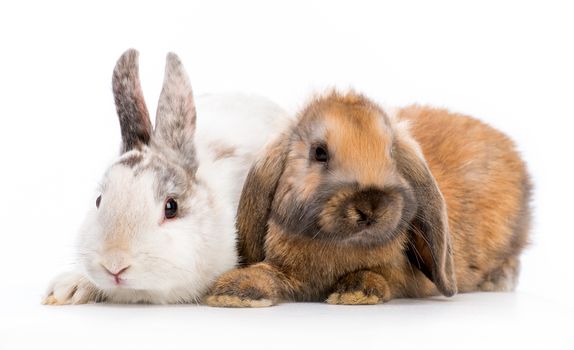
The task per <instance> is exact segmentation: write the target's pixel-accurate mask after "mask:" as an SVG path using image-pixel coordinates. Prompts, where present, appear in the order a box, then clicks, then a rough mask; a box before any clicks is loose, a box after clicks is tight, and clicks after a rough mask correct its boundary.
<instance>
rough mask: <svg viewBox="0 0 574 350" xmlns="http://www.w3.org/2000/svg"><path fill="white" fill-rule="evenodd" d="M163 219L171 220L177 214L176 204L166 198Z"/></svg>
mask: <svg viewBox="0 0 574 350" xmlns="http://www.w3.org/2000/svg"><path fill="white" fill-rule="evenodd" d="M164 211H165V218H166V219H173V218H174V217H175V215H176V214H177V202H176V201H175V199H173V198H168V199H167V201H165V208H164Z"/></svg>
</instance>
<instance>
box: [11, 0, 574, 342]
mask: <svg viewBox="0 0 574 350" xmlns="http://www.w3.org/2000/svg"><path fill="white" fill-rule="evenodd" d="M573 18H574V11H573V10H572V9H571V8H570V6H569V4H568V2H567V1H564V2H554V1H541V2H538V3H532V2H526V1H520V2H515V3H513V2H502V1H494V2H489V1H480V2H475V3H472V4H471V3H463V2H461V1H452V2H443V1H441V2H432V3H431V2H430V1H420V2H412V1H400V2H398V1H397V2H396V3H393V4H391V3H383V2H375V1H373V2H363V1H348V2H343V1H341V2H336V1H322V2H321V1H301V2H298V1H285V2H282V3H274V2H271V1H241V2H240V1H205V2H203V3H199V2H181V3H175V2H169V1H162V2H161V3H159V2H158V3H155V4H151V3H150V4H148V3H145V4H144V3H143V2H141V3H140V2H136V1H134V2H121V3H119V2H118V3H114V4H112V3H106V2H103V1H99V2H93V3H92V4H87V3H80V2H69V3H61V2H54V1H44V2H40V1H38V2H28V1H19V2H17V3H16V2H12V3H10V2H2V3H1V4H0V118H1V119H0V120H1V123H2V126H1V128H0V155H1V158H0V161H1V164H2V169H1V172H0V179H1V181H0V196H1V197H0V213H1V215H2V216H1V222H0V232H1V241H0V269H1V274H0V287H1V288H0V348H1V349H11V348H26V347H28V348H30V347H39V346H42V347H44V348H55V347H60V348H66V347H74V348H80V349H82V348H102V347H106V348H114V347H120V346H124V347H125V346H129V347H134V348H163V347H185V348H196V347H202V348H211V347H215V346H216V345H227V346H228V347H231V346H233V347H234V348H237V347H249V348H258V347H268V348H281V347H289V346H292V345H297V346H299V347H307V346H321V347H326V346H327V345H335V346H339V347H343V348H348V347H353V348H357V347H361V346H370V345H376V346H377V347H379V348H382V347H385V346H386V347H387V348H393V349H396V348H410V347H423V346H424V347H425V348H434V347H446V348H454V347H457V348H458V347H463V348H487V347H488V348H516V347H534V348H541V347H543V346H544V347H545V348H548V349H550V348H552V349H555V348H568V347H570V348H573V347H574V339H573V338H574V337H573V335H572V328H573V325H574V322H573V321H574V317H573V316H572V315H573V313H574V298H573V295H572V294H573V288H574V276H573V275H574V274H573V272H572V251H573V250H572V249H573V248H572V247H573V244H574V229H573V224H572V223H573V213H572V210H573V209H574V206H573V205H572V198H574V191H573V186H572V176H573V174H572V169H573V167H572V161H573V157H572V155H571V153H572V151H573V150H574V141H573V139H574V137H573V132H574V128H573V125H574V122H573V119H574V105H573V103H572V102H573V98H574V40H573V39H574V38H573V36H574V35H573V34H572V33H574V20H573ZM129 47H134V48H137V49H138V50H139V51H140V54H141V55H140V63H141V70H140V72H141V77H142V85H143V89H144V94H145V97H146V100H147V104H148V108H149V110H150V111H151V112H152V114H153V111H155V106H156V102H157V97H158V95H159V91H160V88H161V80H162V74H163V65H164V57H165V54H166V53H167V52H168V51H175V52H177V53H178V54H179V55H180V57H181V58H182V60H183V62H184V64H185V66H186V69H187V71H188V73H189V75H190V78H191V81H192V85H193V87H194V90H195V93H196V94H201V93H207V92H223V91H243V92H253V93H258V94H261V95H264V96H267V97H269V98H271V99H273V100H275V101H277V102H278V103H280V104H281V105H283V106H284V107H285V108H287V109H288V110H290V111H296V110H297V109H298V108H300V107H301V106H302V105H303V104H304V102H305V101H306V99H307V98H308V96H309V94H311V93H312V92H317V91H321V90H322V89H324V88H326V87H329V86H336V87H340V88H347V87H354V88H355V89H357V90H359V91H362V92H364V93H366V94H367V95H368V96H370V97H371V98H373V99H374V100H376V101H378V102H380V103H384V104H387V105H398V106H401V105H405V104H409V103H415V102H416V103H423V104H431V105H434V106H442V107H448V108H450V109H452V110H453V111H457V112H463V113H467V114H470V115H473V116H476V117H478V118H480V119H482V120H484V121H486V122H488V123H490V124H491V125H493V126H495V127H497V128H499V129H501V130H503V131H504V132H506V133H507V134H509V135H510V136H511V137H512V138H513V139H514V140H516V142H517V143H518V145H519V148H520V150H521V152H522V154H523V156H524V158H525V159H526V161H527V162H528V165H529V168H530V171H531V174H532V177H533V179H534V182H535V185H536V192H535V200H534V208H535V210H534V213H535V220H534V221H535V224H534V227H533V230H532V245H531V246H530V248H529V249H528V251H527V252H526V253H525V254H524V258H523V272H522V277H521V282H520V285H519V287H518V289H517V292H516V293H511V294H486V293H483V294H470V295H458V296H455V297H454V298H452V299H448V300H447V299H444V298H436V299H433V300H403V301H394V302H391V303H390V304H386V305H379V306H374V307H334V306H327V305H322V304H298V305H294V304H291V305H282V306H278V307H274V308H270V309H265V310H227V309H211V308H207V307H203V306H200V307H197V306H173V307H152V306H132V307H118V306H106V305H88V306H75V307H61V308H58V307H46V306H41V305H40V304H39V303H40V299H41V296H42V293H43V292H44V289H45V288H46V286H47V283H48V281H49V280H50V279H51V278H52V277H53V276H54V275H56V274H58V273H59V272H62V271H65V270H67V269H69V268H70V267H71V263H72V262H73V255H74V254H73V252H74V249H73V248H74V247H73V245H74V239H75V231H76V230H77V229H78V227H79V225H80V223H81V221H82V219H83V215H84V213H85V211H86V209H87V208H88V207H89V206H92V205H94V198H95V195H94V192H93V191H94V189H95V188H96V185H97V182H98V180H99V178H100V176H101V175H102V173H103V171H104V170H105V169H106V167H107V165H108V164H109V162H110V161H111V160H113V158H114V157H115V156H116V154H117V150H118V145H119V141H120V137H119V136H120V132H119V126H118V122H117V119H116V115H115V108H114V104H113V98H112V94H111V73H112V69H113V66H114V64H115V61H116V59H117V58H118V57H119V55H120V54H121V53H122V52H123V51H124V50H125V49H127V48H129ZM199 118H201V116H199Z"/></svg>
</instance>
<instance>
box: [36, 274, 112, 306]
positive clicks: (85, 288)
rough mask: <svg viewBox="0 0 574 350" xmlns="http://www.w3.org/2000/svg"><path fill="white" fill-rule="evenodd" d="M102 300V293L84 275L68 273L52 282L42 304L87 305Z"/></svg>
mask: <svg viewBox="0 0 574 350" xmlns="http://www.w3.org/2000/svg"><path fill="white" fill-rule="evenodd" d="M102 300H103V296H102V294H101V292H100V291H99V290H98V289H97V288H96V286H94V285H93V284H92V283H91V282H90V281H89V280H88V279H87V278H86V277H85V276H84V275H82V274H81V273H78V272H67V273H64V274H61V275H60V276H58V277H56V278H55V279H54V280H53V281H52V283H51V285H50V287H49V288H48V292H47V293H46V296H45V297H44V300H43V301H42V304H44V305H71V304H87V303H94V302H98V301H102Z"/></svg>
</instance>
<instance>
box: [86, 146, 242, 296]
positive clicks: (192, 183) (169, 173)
mask: <svg viewBox="0 0 574 350" xmlns="http://www.w3.org/2000/svg"><path fill="white" fill-rule="evenodd" d="M99 198H100V199H99V200H98V201H97V202H98V203H97V204H98V206H97V207H96V206H95V208H94V209H93V210H92V211H90V213H89V215H88V217H87V219H86V222H85V224H84V226H83V229H82V234H81V235H80V242H79V243H80V252H81V260H82V265H83V267H84V270H85V272H86V274H87V276H88V277H89V278H90V279H91V280H92V281H93V282H94V283H95V284H96V285H97V286H98V287H99V288H100V289H102V290H103V291H104V292H105V293H107V294H113V293H114V292H126V291H146V292H148V293H149V294H154V295H164V296H165V295H170V294H174V293H175V294H177V293H180V294H185V295H181V299H182V300H184V299H186V298H190V297H191V298H197V297H199V296H200V295H201V294H202V293H203V292H204V291H205V290H206V289H207V287H208V286H209V283H210V282H211V280H213V279H214V278H215V277H216V276H217V275H218V274H219V273H221V272H223V270H224V268H223V267H222V268H218V267H219V266H226V267H225V268H227V266H233V264H234V263H235V262H234V261H230V262H227V263H225V262H224V263H223V264H222V261H220V260H221V259H223V260H225V259H228V258H227V257H229V259H231V260H232V259H233V256H234V255H235V254H232V253H230V252H225V253H224V252H223V251H220V250H222V249H229V247H227V248H226V247H220V246H219V245H221V244H222V242H221V239H222V238H220V237H218V234H217V232H221V231H223V230H220V229H219V227H218V223H217V220H214V212H216V211H217V208H214V204H213V203H214V199H213V198H211V196H210V194H209V191H208V189H207V188H205V187H204V185H202V182H201V181H197V180H196V179H195V178H194V176H193V175H190V174H187V173H186V172H185V171H184V170H183V168H181V167H179V166H177V165H176V164H173V163H170V162H169V161H168V160H167V157H166V156H165V155H163V154H161V153H159V152H153V151H151V149H150V148H148V147H145V148H144V151H143V152H141V151H139V150H134V151H130V152H127V153H125V154H124V155H123V156H122V157H121V158H120V160H119V161H118V162H117V163H116V164H114V165H113V166H112V167H111V168H110V169H109V170H108V172H107V173H106V175H105V177H104V180H103V182H102V186H101V197H99ZM214 232H215V233H216V234H215V235H214ZM218 241H219V242H218ZM171 297H174V296H171ZM176 298H177V297H176Z"/></svg>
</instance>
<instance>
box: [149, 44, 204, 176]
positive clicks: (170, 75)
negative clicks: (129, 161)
mask: <svg viewBox="0 0 574 350" xmlns="http://www.w3.org/2000/svg"><path fill="white" fill-rule="evenodd" d="M155 118H156V119H155V132H154V136H155V138H156V140H157V141H159V142H162V143H163V144H165V145H166V146H168V147H170V148H172V149H173V150H175V151H177V152H178V153H179V154H180V157H181V159H182V161H183V163H184V165H185V167H186V168H187V169H189V170H190V171H195V170H196V169H197V158H196V154H195V146H194V143H193V134H194V132H195V119H196V114H195V103H194V101H193V93H192V91H191V84H190V83H189V78H188V77H187V73H186V72H185V69H184V68H183V65H182V64H181V61H180V59H179V57H177V55H176V54H174V53H171V52H170V53H168V54H167V58H166V64H165V75H164V80H163V88H162V90H161V95H160V97H159V102H158V105H157V113H156V117H155Z"/></svg>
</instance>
